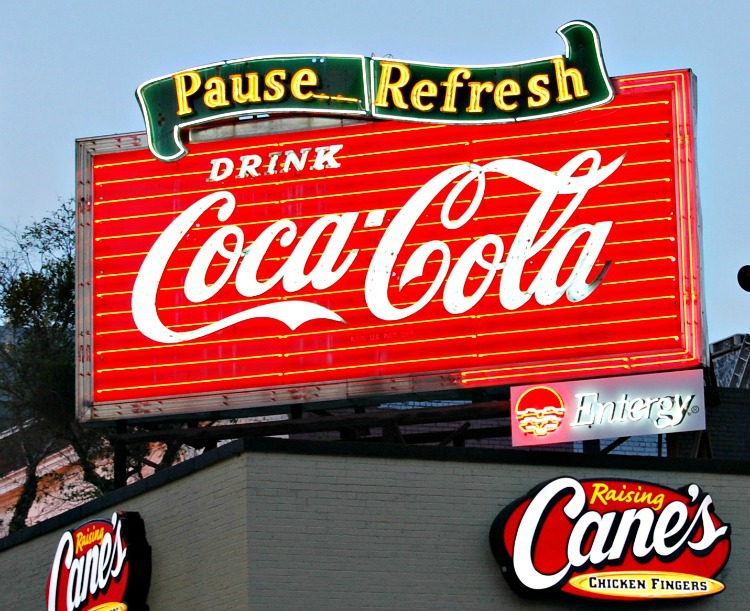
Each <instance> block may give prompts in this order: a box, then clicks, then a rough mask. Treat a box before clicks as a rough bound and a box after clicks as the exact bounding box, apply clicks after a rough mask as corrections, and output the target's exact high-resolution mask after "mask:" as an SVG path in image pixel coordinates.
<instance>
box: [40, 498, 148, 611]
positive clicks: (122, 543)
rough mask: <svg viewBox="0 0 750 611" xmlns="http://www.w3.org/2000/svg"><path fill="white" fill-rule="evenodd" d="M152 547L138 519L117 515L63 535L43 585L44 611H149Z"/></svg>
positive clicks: (122, 514) (87, 524) (94, 521)
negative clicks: (45, 592) (45, 590)
mask: <svg viewBox="0 0 750 611" xmlns="http://www.w3.org/2000/svg"><path fill="white" fill-rule="evenodd" d="M150 583H151V547H150V546H149V545H148V542H147V541H146V531H145V528H144V524H143V520H142V519H141V517H140V515H139V514H137V513H134V512H115V513H113V514H112V518H111V520H91V521H90V522H86V523H85V524H83V525H81V526H79V527H78V528H76V529H74V530H69V531H66V532H65V533H64V534H63V536H62V537H61V538H60V542H59V543H58V545H57V550H56V551H55V556H54V560H53V561H52V568H51V569H50V574H49V578H48V580H47V611H126V610H127V611H148V608H149V607H148V605H147V604H146V598H147V596H148V590H149V586H150Z"/></svg>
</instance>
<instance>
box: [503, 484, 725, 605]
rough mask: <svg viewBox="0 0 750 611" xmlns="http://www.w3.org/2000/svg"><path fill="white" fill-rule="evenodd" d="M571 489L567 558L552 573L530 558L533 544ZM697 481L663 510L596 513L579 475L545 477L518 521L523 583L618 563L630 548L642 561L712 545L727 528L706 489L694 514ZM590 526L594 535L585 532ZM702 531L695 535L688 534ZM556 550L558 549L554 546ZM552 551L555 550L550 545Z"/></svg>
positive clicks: (551, 583)
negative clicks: (682, 497)
mask: <svg viewBox="0 0 750 611" xmlns="http://www.w3.org/2000/svg"><path fill="white" fill-rule="evenodd" d="M567 494H572V497H571V498H570V499H569V500H568V501H567V502H566V503H565V505H564V506H563V508H562V510H563V512H564V513H565V515H566V516H567V517H568V518H569V519H570V520H571V521H572V522H573V529H572V531H571V534H570V537H569V539H568V541H567V547H566V550H565V557H566V558H567V560H568V562H567V563H566V564H565V565H564V566H562V567H561V568H560V570H558V571H557V572H555V573H549V574H547V573H543V572H542V571H540V570H539V569H538V568H537V567H536V565H535V564H534V559H533V558H534V548H535V545H536V541H537V540H538V536H539V532H540V530H541V529H542V527H543V526H544V520H545V519H546V517H547V516H548V515H549V513H550V511H551V509H552V505H554V503H555V502H557V500H559V499H560V497H561V495H567ZM700 495H701V493H700V488H699V487H698V486H697V485H696V484H691V485H690V486H689V487H688V496H689V499H690V500H689V502H688V503H685V502H682V501H679V500H676V501H672V502H671V503H669V504H668V505H666V507H664V509H663V510H662V511H661V512H656V511H655V510H654V509H653V508H651V507H641V508H631V509H627V510H625V511H622V512H616V511H611V512H607V513H599V512H597V511H594V510H588V511H587V510H586V509H587V507H588V503H587V498H586V492H585V490H584V488H583V486H582V485H581V483H580V482H578V481H577V480H575V479H573V478H570V477H562V478H559V479H556V480H553V481H551V482H549V483H548V484H547V485H546V486H544V487H543V488H542V489H541V490H540V491H539V492H538V493H537V494H536V495H535V496H534V498H533V499H532V501H531V503H530V504H529V506H528V507H527V508H526V511H525V512H524V514H523V516H522V518H521V521H520V523H519V525H518V531H517V535H516V540H515V543H514V545H513V568H514V570H515V573H516V575H517V577H518V579H519V580H520V581H521V583H522V584H523V585H524V586H526V587H527V588H529V589H531V590H546V589H549V588H553V587H557V586H559V585H560V584H561V583H562V582H563V581H565V580H566V578H567V577H568V575H569V574H570V572H571V571H572V570H579V569H582V568H585V567H587V566H589V565H601V564H603V563H610V564H615V565H616V564H618V563H620V562H621V561H622V560H623V558H624V557H625V555H626V554H627V552H628V551H630V552H632V554H633V556H634V557H635V559H636V560H638V561H641V562H645V561H646V560H647V559H648V558H649V557H650V556H651V555H652V554H654V555H655V556H656V558H658V559H660V560H665V561H666V560H669V559H670V558H671V557H672V556H673V554H675V553H677V552H679V551H680V550H682V549H685V548H687V547H689V548H691V549H693V550H695V551H696V552H705V551H707V550H710V549H711V548H712V547H713V546H714V545H715V544H716V542H717V541H718V540H719V539H721V538H723V537H724V536H725V535H726V534H727V530H728V527H727V526H726V525H723V526H720V527H718V528H717V527H716V525H715V524H714V521H713V520H712V515H711V508H712V506H713V500H712V499H711V496H710V495H705V496H704V497H703V499H702V500H701V502H700V505H699V506H698V507H697V509H696V510H695V513H694V515H693V518H692V520H691V519H690V517H689V515H690V514H689V507H691V506H693V505H695V503H696V502H697V500H698V498H699V497H700ZM592 531H593V533H594V537H593V541H591V542H590V543H587V538H588V536H589V535H590V534H591V532H592ZM698 533H700V538H699V539H698V540H697V541H693V540H691V537H694V536H696V535H697V534H698ZM555 551H557V550H555ZM549 553H550V554H552V553H553V550H549Z"/></svg>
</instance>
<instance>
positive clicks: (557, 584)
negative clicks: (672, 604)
mask: <svg viewBox="0 0 750 611" xmlns="http://www.w3.org/2000/svg"><path fill="white" fill-rule="evenodd" d="M729 535H730V526H729V525H728V524H725V523H723V522H722V521H721V520H720V519H719V517H718V516H717V515H716V513H715V512H714V508H713V500H712V498H711V496H710V495H708V494H706V493H705V492H703V491H702V490H701V489H700V487H699V486H698V485H696V484H690V485H689V486H686V487H685V488H681V489H679V490H672V489H670V488H665V487H663V486H658V485H656V484H649V483H646V482H639V481H633V480H599V479H592V480H583V481H578V480H576V479H573V478H571V477H560V478H557V479H554V480H551V481H549V482H547V483H545V484H541V485H540V486H537V487H536V488H535V489H533V490H532V491H531V492H529V494H528V495H526V496H525V497H523V498H521V499H518V500H517V501H515V502H514V503H512V504H511V505H509V506H508V507H507V508H506V509H504V510H503V511H502V512H501V513H500V514H499V515H498V517H497V518H496V519H495V521H494V523H493V524H492V528H491V530H490V545H491V547H492V553H493V554H494V556H495V558H496V559H497V561H498V562H499V563H500V565H501V567H502V570H503V575H504V576H505V578H506V580H507V581H508V583H509V584H510V586H511V587H512V588H513V590H514V591H515V592H516V593H518V594H520V595H523V596H531V597H537V596H547V595H554V594H558V593H560V592H562V593H566V594H570V595H574V596H580V597H587V598H594V599H604V600H643V599H653V598H685V597H695V596H706V595H709V594H716V593H718V592H721V591H722V590H723V589H724V584H722V583H721V582H719V581H717V580H715V579H714V577H716V576H717V574H718V573H719V572H720V571H721V570H722V568H723V567H724V565H725V564H726V562H727V559H728V558H729V550H730V538H729Z"/></svg>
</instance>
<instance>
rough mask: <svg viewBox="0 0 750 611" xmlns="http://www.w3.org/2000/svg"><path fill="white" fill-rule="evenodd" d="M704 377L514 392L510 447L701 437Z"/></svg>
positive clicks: (657, 376) (684, 374)
mask: <svg viewBox="0 0 750 611" xmlns="http://www.w3.org/2000/svg"><path fill="white" fill-rule="evenodd" d="M704 394H705V393H704V388H703V371H702V370H700V369H693V370H687V371H674V372H669V373H653V374H645V375H637V376H619V377H616V378H598V379H590V380H575V381H570V382H555V383H548V384H531V385H526V386H514V387H513V388H511V390H510V403H511V437H512V440H513V445H514V446H531V445H543V444H549V443H564V442H569V441H583V440H586V439H605V438H608V437H626V436H627V437H632V436H636V435H657V434H661V433H680V432H686V431H702V430H703V429H705V428H706V404H705V398H704Z"/></svg>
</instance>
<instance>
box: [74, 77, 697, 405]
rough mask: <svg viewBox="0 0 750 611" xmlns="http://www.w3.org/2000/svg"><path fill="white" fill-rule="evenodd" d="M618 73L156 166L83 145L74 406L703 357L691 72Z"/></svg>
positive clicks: (133, 143) (218, 399)
mask: <svg viewBox="0 0 750 611" xmlns="http://www.w3.org/2000/svg"><path fill="white" fill-rule="evenodd" d="M613 83H614V87H615V94H616V95H615V98H614V100H613V101H612V102H610V103H609V104H607V105H604V106H600V107H598V108H593V109H589V110H584V111H581V112H576V113H571V114H569V115H563V116H559V117H554V118H548V119H540V120H536V121H519V122H515V123H506V124H493V125H445V124H429V123H425V124H421V123H406V122H397V121H356V122H349V123H348V124H344V125H337V126H336V127H329V128H319V129H308V130H306V131H293V132H283V133H277V132H274V133H265V134H264V133H260V132H262V130H257V135H250V136H240V137H236V138H229V139H227V138H224V139H220V140H208V138H205V137H204V138H194V139H193V141H191V143H190V146H189V152H188V153H187V154H186V155H185V156H184V157H181V158H180V159H179V160H178V161H173V162H169V163H165V162H163V161H159V160H158V159H157V158H155V157H154V156H153V155H152V153H151V152H150V151H149V149H148V148H147V146H146V140H145V135H144V134H134V135H128V136H119V137H110V138H100V139H93V140H80V141H79V157H78V165H79V184H80V192H79V201H80V205H79V217H78V218H79V225H80V233H79V236H80V237H79V255H78V256H79V260H78V261H79V270H80V274H81V275H80V277H79V293H78V301H79V310H78V311H79V342H78V344H79V345H78V357H79V358H78V362H79V417H80V418H82V419H84V420H95V419H102V420H104V419H117V418H132V417H146V416H169V415H173V414H181V413H186V412H195V413H202V412H206V411H212V410H221V411H228V410H232V409H235V408H247V407H257V406H264V407H268V406H269V405H270V406H273V405H279V406H282V405H288V404H290V403H299V402H314V401H324V400H342V399H350V398H357V397H361V396H378V395H396V394H399V393H407V392H409V393H410V392H419V391H436V390H446V389H451V390H455V389H459V390H460V389H470V388H473V387H477V386H493V385H510V384H528V383H534V382H536V381H541V380H544V381H552V380H563V379H574V378H580V377H596V376H605V375H623V374H630V373H646V372H653V371H662V370H675V369H685V368H694V367H697V366H700V365H701V363H702V361H703V354H704V351H705V343H704V341H703V337H702V333H703V327H702V310H701V298H702V296H701V291H700V254H699V250H698V240H699V229H698V203H697V193H696V183H695V171H694V153H693V144H694V143H693V123H692V113H693V97H692V96H693V93H692V75H691V74H690V73H689V72H687V71H676V72H669V73H658V74H650V75H641V76H632V77H623V78H619V79H614V80H613ZM246 123H247V124H248V125H249V124H254V122H253V121H250V122H246ZM257 124H259V125H262V124H261V122H258V123H257ZM242 125H243V122H240V124H239V127H238V128H237V130H236V131H239V132H240V133H241V132H242ZM248 131H251V130H250V129H248Z"/></svg>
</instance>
